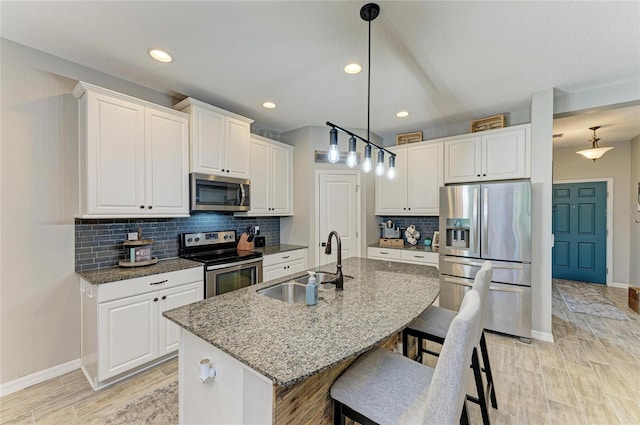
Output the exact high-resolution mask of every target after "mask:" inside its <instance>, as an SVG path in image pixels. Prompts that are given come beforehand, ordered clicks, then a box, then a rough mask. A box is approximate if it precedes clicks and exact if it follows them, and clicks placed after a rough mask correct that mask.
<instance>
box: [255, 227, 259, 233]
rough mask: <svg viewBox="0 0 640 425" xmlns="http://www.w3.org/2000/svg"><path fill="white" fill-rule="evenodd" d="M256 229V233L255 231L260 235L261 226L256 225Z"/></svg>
mask: <svg viewBox="0 0 640 425" xmlns="http://www.w3.org/2000/svg"><path fill="white" fill-rule="evenodd" d="M255 231H256V233H255V234H256V235H259V234H260V226H256V227H255Z"/></svg>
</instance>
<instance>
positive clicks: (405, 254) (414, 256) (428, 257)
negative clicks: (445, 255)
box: [401, 250, 438, 267]
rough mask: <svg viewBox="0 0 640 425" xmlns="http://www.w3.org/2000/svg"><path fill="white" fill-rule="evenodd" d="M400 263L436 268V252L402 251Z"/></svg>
mask: <svg viewBox="0 0 640 425" xmlns="http://www.w3.org/2000/svg"><path fill="white" fill-rule="evenodd" d="M401 259H402V261H407V262H412V263H420V264H427V265H429V266H436V267H437V266H438V253H437V252H424V251H422V252H421V251H408V250H404V251H402V256H401Z"/></svg>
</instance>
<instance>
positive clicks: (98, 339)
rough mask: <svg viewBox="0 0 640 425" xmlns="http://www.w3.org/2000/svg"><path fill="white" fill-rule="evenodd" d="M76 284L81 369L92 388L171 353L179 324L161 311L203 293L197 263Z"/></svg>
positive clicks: (173, 350)
mask: <svg viewBox="0 0 640 425" xmlns="http://www.w3.org/2000/svg"><path fill="white" fill-rule="evenodd" d="M80 288H81V291H82V292H83V296H82V341H81V347H82V348H81V357H82V359H81V363H82V370H83V371H84V373H85V375H86V376H87V379H89V382H90V383H91V385H92V387H93V389H95V390H97V389H100V388H103V387H105V386H107V385H110V384H112V383H114V382H116V381H118V380H120V379H122V378H124V377H126V376H129V375H130V374H132V373H135V372H137V371H138V370H141V369H142V368H144V367H145V366H147V365H151V364H155V363H154V362H157V361H161V360H164V359H165V358H167V357H169V355H171V354H173V353H175V352H176V351H177V349H178V342H179V328H178V326H177V325H175V324H173V323H171V322H170V321H168V320H167V319H165V318H164V317H163V316H162V313H163V312H164V311H166V310H170V309H172V308H176V307H181V306H183V305H186V304H190V303H192V302H196V301H199V300H201V299H203V295H204V282H203V271H202V268H201V267H196V268H193V269H186V270H179V271H173V272H168V273H161V274H156V275H152V276H145V277H140V278H135V279H127V280H121V281H117V282H111V283H105V284H101V285H92V284H90V283H88V282H86V281H85V280H83V279H81V280H80Z"/></svg>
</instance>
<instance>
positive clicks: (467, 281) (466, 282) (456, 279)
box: [443, 276, 473, 288]
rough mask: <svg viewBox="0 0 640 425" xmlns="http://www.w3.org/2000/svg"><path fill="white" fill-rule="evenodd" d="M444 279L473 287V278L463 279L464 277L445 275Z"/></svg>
mask: <svg viewBox="0 0 640 425" xmlns="http://www.w3.org/2000/svg"><path fill="white" fill-rule="evenodd" d="M443 280H444V281H445V282H451V283H455V284H458V285H463V286H468V287H469V288H471V287H473V280H471V279H462V278H459V277H449V276H444V277H443Z"/></svg>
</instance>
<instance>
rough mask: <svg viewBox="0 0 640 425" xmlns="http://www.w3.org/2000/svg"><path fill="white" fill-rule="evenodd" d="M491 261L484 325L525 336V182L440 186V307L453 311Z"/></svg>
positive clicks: (527, 314) (528, 237) (527, 224)
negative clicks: (491, 272) (486, 263)
mask: <svg viewBox="0 0 640 425" xmlns="http://www.w3.org/2000/svg"><path fill="white" fill-rule="evenodd" d="M485 260H490V261H491V262H492V263H493V278H492V281H491V286H490V289H489V301H488V310H487V314H486V315H485V323H484V327H485V329H489V330H493V331H497V332H502V333H505V334H509V335H514V336H518V337H520V338H522V339H525V340H530V338H531V183H530V182H529V181H520V180H519V181H507V182H494V183H482V184H468V185H451V186H446V187H442V188H440V274H441V276H440V306H441V307H444V308H448V309H451V310H456V311H457V310H458V309H459V307H460V303H461V302H462V297H463V296H464V294H465V293H466V291H468V290H469V289H470V288H471V285H473V278H474V277H475V275H476V273H477V272H478V270H480V267H481V266H482V263H483V262H484V261H485Z"/></svg>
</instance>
